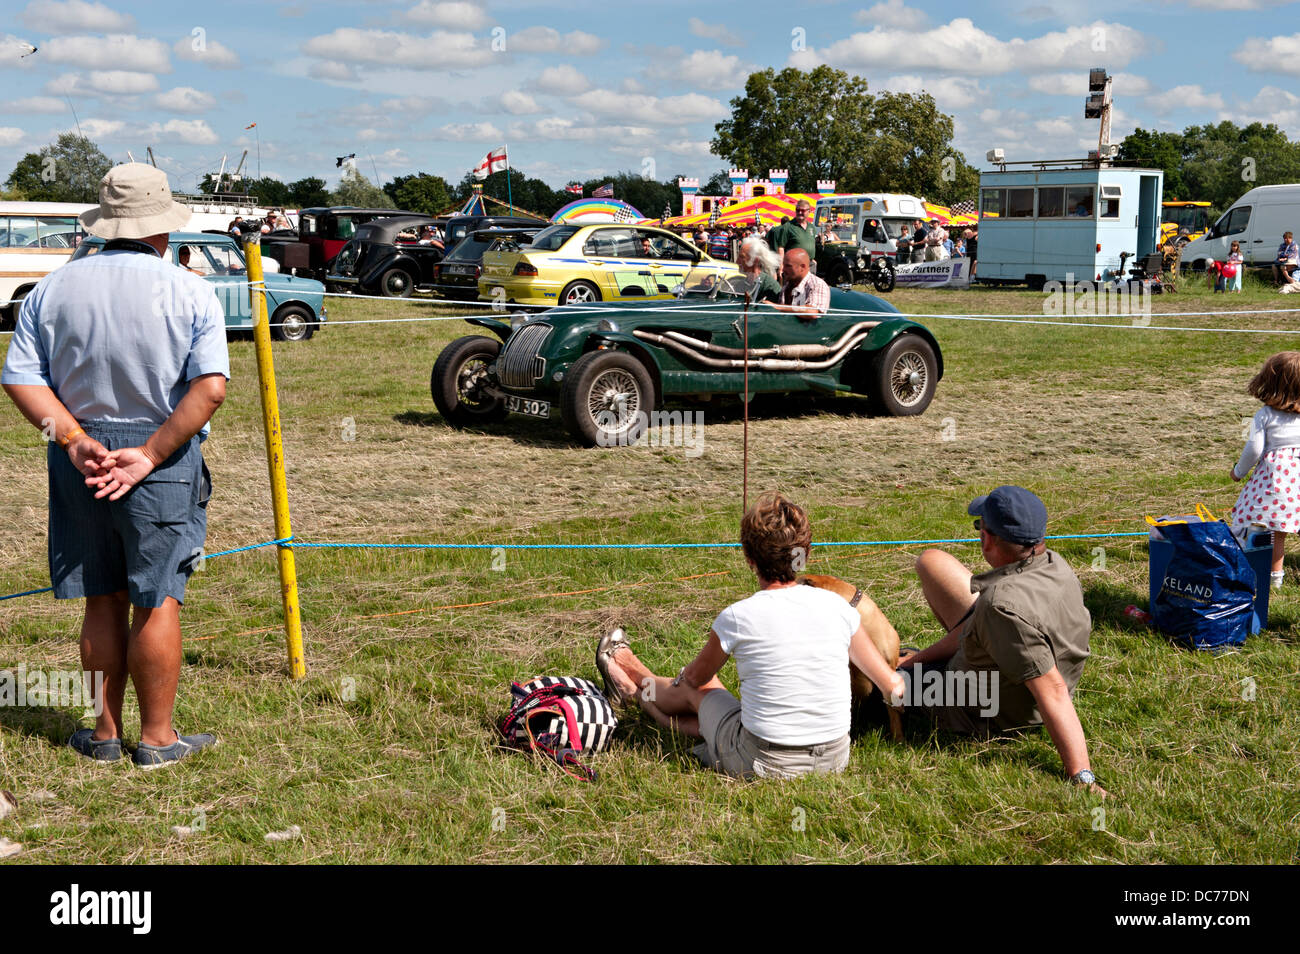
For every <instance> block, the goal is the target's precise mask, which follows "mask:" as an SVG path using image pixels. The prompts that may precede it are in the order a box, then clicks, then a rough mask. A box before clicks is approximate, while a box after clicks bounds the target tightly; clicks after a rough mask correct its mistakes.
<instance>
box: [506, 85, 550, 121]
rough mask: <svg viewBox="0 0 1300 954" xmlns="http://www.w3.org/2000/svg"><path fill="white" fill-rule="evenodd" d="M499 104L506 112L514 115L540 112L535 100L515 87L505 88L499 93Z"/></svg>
mask: <svg viewBox="0 0 1300 954" xmlns="http://www.w3.org/2000/svg"><path fill="white" fill-rule="evenodd" d="M501 106H502V108H503V109H505V111H506V112H508V113H513V114H514V115H516V116H523V115H526V114H528V113H538V112H541V107H539V106H538V105H537V100H535V99H533V98H532V97H531V96H529V95H528V94H527V93H522V92H520V91H519V90H517V89H512V90H507V91H506V92H504V93H502V94H501Z"/></svg>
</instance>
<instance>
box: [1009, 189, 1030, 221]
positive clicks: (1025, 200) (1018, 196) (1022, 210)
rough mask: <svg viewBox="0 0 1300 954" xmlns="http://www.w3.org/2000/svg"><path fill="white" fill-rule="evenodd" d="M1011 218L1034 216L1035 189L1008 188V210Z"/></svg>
mask: <svg viewBox="0 0 1300 954" xmlns="http://www.w3.org/2000/svg"><path fill="white" fill-rule="evenodd" d="M1006 216H1007V218H1009V219H1029V218H1033V216H1034V190H1033V189H1008V190H1007V211H1006Z"/></svg>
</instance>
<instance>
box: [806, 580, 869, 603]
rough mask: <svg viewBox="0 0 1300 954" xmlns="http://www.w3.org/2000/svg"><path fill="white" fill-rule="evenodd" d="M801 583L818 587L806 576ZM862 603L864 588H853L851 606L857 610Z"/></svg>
mask: <svg viewBox="0 0 1300 954" xmlns="http://www.w3.org/2000/svg"><path fill="white" fill-rule="evenodd" d="M799 582H800V583H802V584H803V585H804V586H815V585H816V584H814V583H813V581H812V580H810V579H808V577H806V576H805V577H804V578H803V579H802V580H800V581H799ZM860 602H862V587H860V586H855V587H853V599H851V600H849V605H850V606H852V607H855V608H856V607H857V605H858V604H859V603H860Z"/></svg>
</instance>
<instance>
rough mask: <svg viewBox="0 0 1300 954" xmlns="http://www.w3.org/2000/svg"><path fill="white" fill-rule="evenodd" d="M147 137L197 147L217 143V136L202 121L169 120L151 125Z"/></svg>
mask: <svg viewBox="0 0 1300 954" xmlns="http://www.w3.org/2000/svg"><path fill="white" fill-rule="evenodd" d="M145 135H146V136H148V137H149V138H152V139H170V140H175V141H178V142H186V143H190V144H191V145H195V146H210V145H212V144H213V143H215V142H217V134H216V133H215V132H213V131H212V127H211V126H209V125H208V124H207V123H206V122H204V121H203V120H202V119H169V120H167V122H165V123H151V124H150V125H149V128H148V130H147V131H146V133H145Z"/></svg>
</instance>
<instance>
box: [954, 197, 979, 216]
mask: <svg viewBox="0 0 1300 954" xmlns="http://www.w3.org/2000/svg"><path fill="white" fill-rule="evenodd" d="M951 211H952V214H953V215H973V214H974V213H975V200H974V199H966V200H965V201H962V202H958V203H957V204H956V205H954V206H953V207H952V210H951Z"/></svg>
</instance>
